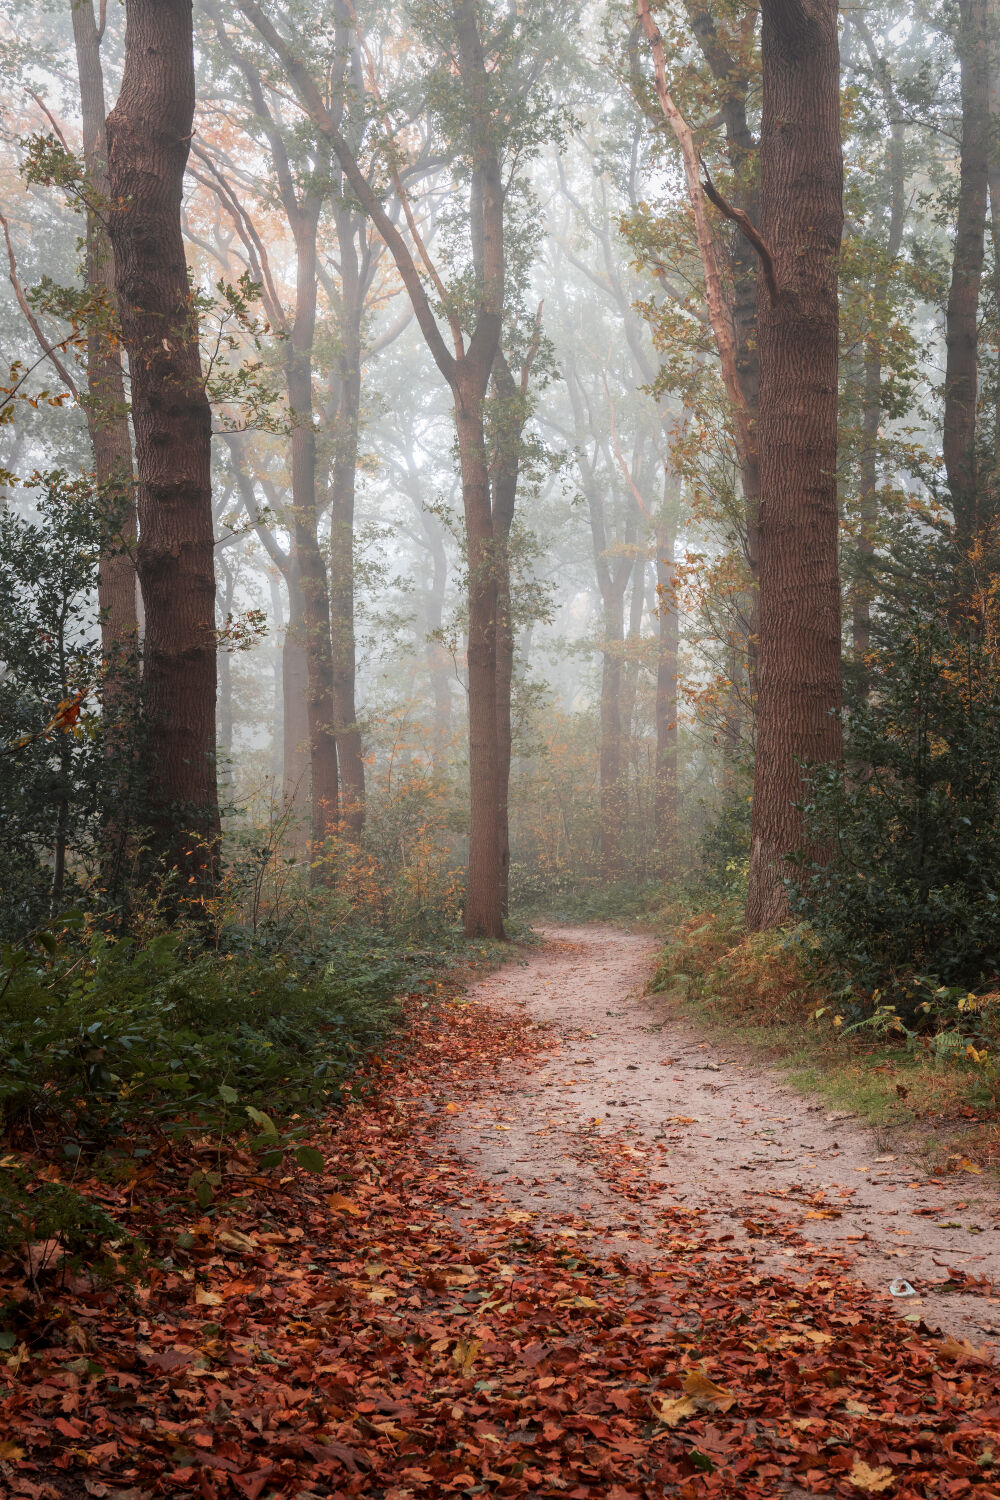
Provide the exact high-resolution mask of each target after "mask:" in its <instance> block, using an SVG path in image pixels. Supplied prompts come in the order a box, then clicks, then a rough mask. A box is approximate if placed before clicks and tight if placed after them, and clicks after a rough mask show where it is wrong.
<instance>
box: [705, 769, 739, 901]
mask: <svg viewBox="0 0 1000 1500" xmlns="http://www.w3.org/2000/svg"><path fill="white" fill-rule="evenodd" d="M750 813H751V802H750V798H749V797H746V796H739V795H736V796H733V797H732V798H731V799H730V800H729V801H728V802H727V803H725V804H724V805H723V807H722V808H721V810H720V811H719V812H718V813H717V814H716V815H715V817H714V818H712V819H711V821H710V822H709V823H708V824H707V826H706V828H705V830H704V832H703V833H702V836H701V839H700V848H699V854H700V861H699V864H700V868H699V870H698V873H697V876H696V877H695V883H696V886H697V888H698V890H699V891H700V892H702V893H704V894H705V895H707V896H727V897H730V898H733V899H737V900H741V899H742V898H743V897H745V895H746V888H747V876H748V871H749V865H750Z"/></svg>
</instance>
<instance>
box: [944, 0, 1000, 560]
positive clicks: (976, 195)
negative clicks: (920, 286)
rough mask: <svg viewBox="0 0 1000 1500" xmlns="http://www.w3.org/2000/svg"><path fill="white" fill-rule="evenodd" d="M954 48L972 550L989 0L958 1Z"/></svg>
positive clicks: (957, 365)
mask: <svg viewBox="0 0 1000 1500" xmlns="http://www.w3.org/2000/svg"><path fill="white" fill-rule="evenodd" d="M958 13H959V26H958V37H957V39H956V47H957V51H958V59H959V63H960V65H961V70H962V155H961V168H960V175H959V190H958V222H957V225H956V229H955V249H954V253H953V257H952V263H951V288H950V291H949V293H948V309H947V313H946V319H945V342H946V344H947V349H948V354H947V360H946V364H945V378H944V441H943V448H944V466H945V472H946V474H947V476H948V489H949V491H950V493H951V506H952V513H953V515H954V517H955V532H956V535H957V537H958V539H959V541H960V542H961V543H962V544H963V545H966V546H967V545H968V544H969V543H970V542H971V541H972V539H973V537H974V536H975V535H976V532H977V531H978V529H979V525H980V522H981V521H982V520H983V519H985V518H984V517H983V516H982V515H981V513H980V504H979V501H980V496H979V482H978V481H979V472H978V470H979V465H978V450H977V443H976V403H977V399H978V395H979V291H980V286H981V284H982V278H983V258H984V255H985V242H986V205H987V192H988V185H989V158H990V76H989V59H990V50H991V49H990V36H989V19H990V4H989V0H958Z"/></svg>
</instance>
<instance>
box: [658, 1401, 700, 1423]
mask: <svg viewBox="0 0 1000 1500" xmlns="http://www.w3.org/2000/svg"><path fill="white" fill-rule="evenodd" d="M697 1410H698V1408H697V1406H696V1405H695V1403H694V1402H693V1401H692V1400H691V1397H690V1396H678V1397H677V1398H676V1399H675V1400H674V1401H664V1403H663V1405H662V1406H661V1407H660V1409H659V1411H658V1412H657V1414H656V1415H657V1417H658V1418H659V1420H660V1421H661V1422H662V1423H663V1424H664V1426H665V1427H676V1426H677V1423H678V1422H683V1420H684V1418H685V1417H691V1416H694V1413H695V1412H696V1411H697Z"/></svg>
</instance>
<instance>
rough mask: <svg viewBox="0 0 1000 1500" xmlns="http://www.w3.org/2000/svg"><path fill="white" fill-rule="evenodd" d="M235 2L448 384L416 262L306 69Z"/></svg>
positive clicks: (269, 26) (265, 22)
mask: <svg viewBox="0 0 1000 1500" xmlns="http://www.w3.org/2000/svg"><path fill="white" fill-rule="evenodd" d="M237 3H238V5H239V7H240V9H241V10H242V11H243V14H244V15H245V16H246V17H247V19H248V20H250V21H252V22H253V24H254V26H256V28H257V30H258V31H259V32H260V34H261V36H262V37H263V38H264V40H265V41H266V42H267V44H268V46H269V47H270V48H271V49H272V51H273V52H274V53H275V54H276V55H277V56H278V57H279V58H280V59H281V62H282V64H283V65H284V68H285V70H286V72H287V73H288V76H289V77H290V78H291V80H292V82H293V83H294V84H295V87H296V90H297V92H298V95H299V102H300V103H301V105H302V107H303V108H304V110H305V112H306V114H308V115H309V117H310V118H311V119H312V120H313V122H314V124H315V125H316V126H317V128H318V129H319V130H321V131H322V132H323V134H324V136H325V137H326V139H327V140H328V141H329V142H330V145H331V146H332V147H333V149H334V151H335V152H336V154H337V159H338V161H339V162H340V165H341V168H342V170H343V173H344V176H345V177H346V178H347V181H348V183H349V184H350V187H351V191H352V192H353V194H354V196H355V198H356V199H357V200H358V202H359V203H360V204H361V207H362V208H363V209H364V211H365V213H366V214H367V215H368V216H369V218H370V219H371V220H372V223H373V224H374V225H375V227H376V229H377V230H378V232H379V234H380V235H381V236H382V238H383V240H384V241H385V243H386V244H387V245H388V247H389V251H390V253H391V255H392V258H393V260H394V261H395V262H396V268H397V270H398V271H399V275H400V278H401V280H402V282H403V285H404V286H405V288H406V291H407V294H408V295H409V298H410V301H411V302H412V303H413V311H414V314H415V316H416V319H417V322H418V323H419V325H420V331H421V333H422V334H423V335H424V338H425V339H426V341H427V347H428V348H429V349H430V351H431V355H432V356H433V359H434V363H435V364H436V365H437V367H438V369H439V370H440V371H441V374H442V375H443V376H444V378H445V379H446V380H447V381H448V384H449V385H451V384H453V383H454V380H455V378H456V374H457V370H458V361H457V360H456V359H455V356H454V355H453V354H452V353H451V351H450V350H449V348H448V346H447V344H446V343H445V341H444V339H443V338H442V336H441V330H440V328H439V327H438V323H437V319H436V317H435V316H434V310H433V308H432V307H431V304H430V300H429V298H428V296H427V292H426V290H425V288H424V284H423V282H422V280H421V279H420V272H419V271H418V270H417V267H416V263H415V262H414V259H413V256H412V255H411V254H410V250H409V247H408V245H407V243H406V241H405V240H404V239H403V236H402V235H401V234H400V232H399V230H398V229H397V228H396V226H395V224H393V222H392V220H391V218H390V217H389V215H388V213H387V212H386V210H385V207H384V205H383V204H382V203H381V202H380V201H379V199H378V197H377V196H376V194H375V192H374V190H373V188H372V186H371V184H370V183H369V181H368V179H367V178H366V177H365V175H364V173H363V172H362V170H361V168H360V167H359V165H358V162H357V158H356V157H355V155H354V153H353V152H352V150H351V148H350V147H349V146H348V144H347V142H346V141H345V139H344V137H343V136H342V135H341V133H340V131H339V130H338V129H337V126H336V124H335V122H334V119H333V116H332V115H331V113H330V111H329V109H328V108H327V105H326V101H325V100H324V98H323V96H322V94H321V93H320V91H319V89H318V88H317V87H316V84H315V83H314V81H313V79H312V78H311V76H310V74H309V70H308V69H307V68H306V67H305V65H304V64H303V63H302V61H301V59H300V58H299V57H297V56H296V54H295V52H294V51H293V50H292V48H291V46H290V45H289V43H288V42H287V41H286V40H285V38H284V37H283V36H282V35H281V34H280V32H279V31H277V30H276V28H275V26H274V25H273V23H272V22H271V20H270V19H269V17H268V16H266V15H265V14H264V12H263V10H262V9H261V7H260V6H259V5H258V4H257V3H256V0H237Z"/></svg>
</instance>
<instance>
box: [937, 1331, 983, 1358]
mask: <svg viewBox="0 0 1000 1500" xmlns="http://www.w3.org/2000/svg"><path fill="white" fill-rule="evenodd" d="M938 1356H939V1358H941V1359H954V1360H958V1361H961V1362H963V1363H965V1364H972V1365H988V1364H989V1362H990V1355H989V1350H988V1349H987V1347H986V1345H985V1344H984V1345H983V1347H982V1348H981V1349H977V1348H976V1346H975V1344H970V1343H969V1340H968V1339H956V1338H953V1337H952V1335H951V1334H950V1333H949V1334H946V1335H945V1337H944V1338H943V1339H942V1340H941V1342H940V1344H939V1345H938Z"/></svg>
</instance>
